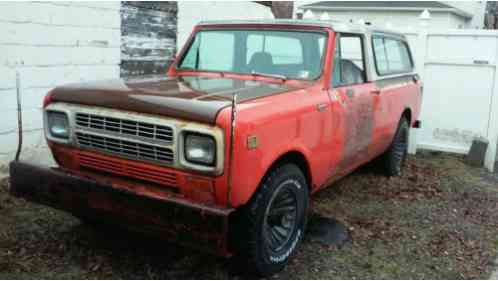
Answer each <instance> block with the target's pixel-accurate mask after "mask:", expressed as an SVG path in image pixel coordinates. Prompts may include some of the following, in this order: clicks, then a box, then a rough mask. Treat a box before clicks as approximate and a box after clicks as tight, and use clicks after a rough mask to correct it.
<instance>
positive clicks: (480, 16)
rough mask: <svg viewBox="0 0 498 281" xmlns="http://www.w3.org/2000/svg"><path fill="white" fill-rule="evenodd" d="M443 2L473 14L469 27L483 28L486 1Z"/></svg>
mask: <svg viewBox="0 0 498 281" xmlns="http://www.w3.org/2000/svg"><path fill="white" fill-rule="evenodd" d="M443 3H445V4H447V5H451V6H453V7H456V8H458V9H460V10H463V11H465V12H467V13H469V14H472V15H473V17H472V20H471V22H470V23H469V26H468V28H473V29H475V28H477V29H481V28H483V26H484V14H485V11H486V1H443Z"/></svg>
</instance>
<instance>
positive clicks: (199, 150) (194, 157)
mask: <svg viewBox="0 0 498 281" xmlns="http://www.w3.org/2000/svg"><path fill="white" fill-rule="evenodd" d="M184 150H185V160H187V161H188V162H191V163H195V164H201V165H207V166H213V165H214V162H215V160H216V159H215V158H216V144H215V142H214V139H213V138H212V137H210V136H207V135H201V134H194V133H187V134H186V135H185V149H184Z"/></svg>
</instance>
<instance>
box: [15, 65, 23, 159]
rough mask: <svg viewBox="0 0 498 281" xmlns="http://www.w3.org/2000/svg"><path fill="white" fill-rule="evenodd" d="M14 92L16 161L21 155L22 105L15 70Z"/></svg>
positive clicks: (19, 80) (19, 81)
mask: <svg viewBox="0 0 498 281" xmlns="http://www.w3.org/2000/svg"><path fill="white" fill-rule="evenodd" d="M16 94H17V133H18V142H17V152H16V159H15V160H16V161H19V156H20V155H21V149H22V107H21V79H20V76H19V72H18V71H16Z"/></svg>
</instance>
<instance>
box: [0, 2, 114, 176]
mask: <svg viewBox="0 0 498 281" xmlns="http://www.w3.org/2000/svg"><path fill="white" fill-rule="evenodd" d="M119 10H120V3H119V2H54V3H51V2H0V77H1V79H0V112H1V119H0V166H2V165H5V164H6V163H8V161H10V160H11V159H13V157H14V153H15V150H16V146H17V112H16V71H18V72H19V74H20V80H21V93H22V103H23V119H24V124H23V129H24V149H23V154H22V158H24V159H28V160H32V161H36V162H42V163H49V162H51V158H50V156H49V154H48V153H47V151H46V143H45V139H44V137H43V132H42V118H41V117H42V115H41V104H42V100H43V96H44V95H45V94H46V93H47V91H49V90H50V89H51V88H53V87H55V86H57V85H61V84H65V83H72V82H81V81H88V80H97V79H109V78H118V77H119V63H120V43H121V42H120V40H121V33H120V32H121V31H120V25H121V18H120V13H119Z"/></svg>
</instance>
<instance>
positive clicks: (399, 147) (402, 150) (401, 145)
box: [393, 128, 408, 173]
mask: <svg viewBox="0 0 498 281" xmlns="http://www.w3.org/2000/svg"><path fill="white" fill-rule="evenodd" d="M407 151H408V130H407V129H406V128H403V129H401V130H400V132H399V136H398V139H397V141H396V143H395V144H394V151H393V154H394V160H395V161H396V162H395V163H396V168H397V169H398V172H399V173H401V167H402V166H403V165H404V163H405V159H406V153H407Z"/></svg>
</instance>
